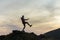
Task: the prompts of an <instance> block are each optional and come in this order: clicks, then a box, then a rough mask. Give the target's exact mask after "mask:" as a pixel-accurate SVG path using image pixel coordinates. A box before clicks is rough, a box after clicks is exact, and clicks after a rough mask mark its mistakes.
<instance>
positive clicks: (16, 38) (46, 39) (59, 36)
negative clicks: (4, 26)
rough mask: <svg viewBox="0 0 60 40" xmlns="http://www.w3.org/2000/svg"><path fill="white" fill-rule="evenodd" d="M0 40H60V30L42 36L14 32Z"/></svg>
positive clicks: (2, 36) (0, 37)
mask: <svg viewBox="0 0 60 40" xmlns="http://www.w3.org/2000/svg"><path fill="white" fill-rule="evenodd" d="M0 40H60V29H56V30H53V31H50V32H47V33H45V34H40V35H36V34H34V33H27V32H24V31H18V30H13V32H12V33H10V34H8V35H1V36H0Z"/></svg>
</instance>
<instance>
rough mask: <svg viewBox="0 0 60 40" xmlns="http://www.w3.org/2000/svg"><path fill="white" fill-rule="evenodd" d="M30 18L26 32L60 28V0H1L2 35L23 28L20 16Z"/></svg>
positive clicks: (0, 22) (0, 27)
mask: <svg viewBox="0 0 60 40" xmlns="http://www.w3.org/2000/svg"><path fill="white" fill-rule="evenodd" d="M22 15H24V16H25V18H29V20H28V22H30V23H31V24H32V25H33V26H32V27H29V26H28V25H27V26H26V28H25V31H26V32H34V33H35V34H44V33H46V32H48V31H51V30H55V29H57V28H60V25H59V24H60V0H0V35H5V34H9V33H11V32H12V30H20V31H21V30H22V28H23V25H22V22H21V19H20V17H21V16H22Z"/></svg>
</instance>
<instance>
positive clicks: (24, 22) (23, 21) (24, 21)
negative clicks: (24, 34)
mask: <svg viewBox="0 0 60 40" xmlns="http://www.w3.org/2000/svg"><path fill="white" fill-rule="evenodd" d="M26 20H28V19H25V18H24V15H23V16H22V17H21V21H22V24H23V25H24V28H23V30H22V31H24V29H25V27H26V24H28V25H29V26H30V27H31V26H32V25H30V24H29V23H28V22H26Z"/></svg>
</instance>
